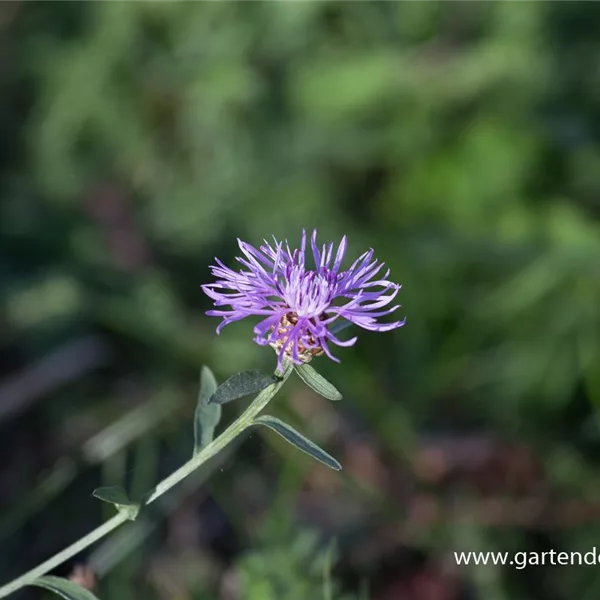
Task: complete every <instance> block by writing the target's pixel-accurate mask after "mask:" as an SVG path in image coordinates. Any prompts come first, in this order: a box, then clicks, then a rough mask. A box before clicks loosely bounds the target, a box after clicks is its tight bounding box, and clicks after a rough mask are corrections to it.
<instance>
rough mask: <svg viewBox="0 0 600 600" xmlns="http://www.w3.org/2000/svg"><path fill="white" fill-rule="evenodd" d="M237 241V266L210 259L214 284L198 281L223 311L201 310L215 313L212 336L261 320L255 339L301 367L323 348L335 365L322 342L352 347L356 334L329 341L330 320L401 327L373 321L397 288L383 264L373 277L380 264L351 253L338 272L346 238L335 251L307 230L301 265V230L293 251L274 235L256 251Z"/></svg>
mask: <svg viewBox="0 0 600 600" xmlns="http://www.w3.org/2000/svg"><path fill="white" fill-rule="evenodd" d="M238 244H239V247H240V250H241V251H242V253H243V257H239V258H237V260H238V262H239V263H240V264H241V265H242V267H243V269H242V270H240V271H233V270H232V269H230V268H228V267H226V266H225V265H224V264H223V263H222V262H221V261H220V260H219V259H215V260H216V262H217V265H216V266H212V267H211V272H212V274H213V275H214V276H215V277H216V278H217V281H216V282H215V283H211V284H208V285H203V286H202V289H203V290H204V292H205V293H206V294H207V295H208V296H209V297H210V298H211V299H212V300H213V301H214V303H215V306H216V307H229V310H221V309H218V310H209V311H208V312H207V313H206V314H207V315H210V316H215V317H222V318H223V321H222V322H221V323H220V324H219V326H218V327H217V333H219V332H220V331H221V329H222V328H223V327H225V325H229V323H233V322H234V321H239V320H240V319H243V318H245V317H249V316H260V317H262V320H261V321H260V323H258V325H256V327H255V328H254V333H255V334H256V337H255V341H256V342H257V343H258V344H260V345H262V346H266V345H271V346H272V347H273V348H275V350H276V351H277V355H278V364H279V365H281V362H282V360H283V357H284V356H287V357H288V358H290V359H292V360H293V362H294V363H296V364H301V363H303V362H308V361H309V360H311V359H312V357H313V356H317V355H320V354H323V353H324V354H326V355H327V356H328V357H329V358H331V359H332V360H334V361H336V362H339V360H338V359H337V358H335V356H333V354H332V353H331V350H330V347H329V345H330V344H335V345H337V346H352V345H354V343H355V342H356V339H357V338H352V339H351V340H347V341H342V340H340V339H339V338H337V337H336V335H335V334H334V327H333V326H334V323H335V322H336V321H338V320H346V321H348V322H350V323H352V324H354V325H358V326H359V327H362V328H363V329H369V330H371V331H389V330H391V329H395V328H397V327H401V326H402V325H404V321H394V322H392V323H379V322H378V319H379V318H380V317H383V316H386V315H388V314H390V313H392V312H394V311H395V310H396V309H397V308H399V305H395V306H392V307H389V304H390V303H391V302H392V301H393V300H394V298H395V297H396V294H397V293H398V291H399V289H400V286H399V285H397V284H396V283H392V282H391V281H388V280H387V277H388V275H389V269H388V270H387V271H386V272H385V273H384V274H383V275H381V270H382V269H383V267H384V263H378V261H377V260H376V259H374V258H373V250H368V251H367V252H365V253H364V254H362V255H361V256H359V257H358V258H357V259H356V260H355V261H354V262H353V263H352V265H351V266H350V267H349V268H348V269H347V270H345V271H343V270H341V266H342V261H343V259H344V255H345V253H346V246H347V241H346V236H344V237H343V238H342V241H341V242H340V244H339V246H338V247H337V249H335V247H334V244H333V243H329V244H325V245H323V246H321V247H319V246H317V231H316V230H314V231H313V233H312V237H311V250H312V254H313V258H314V268H309V267H307V265H306V231H303V232H302V240H301V243H300V249H295V250H293V251H292V250H290V246H289V244H288V243H287V242H285V247H284V244H283V243H282V242H278V241H277V240H276V239H274V244H273V245H271V244H269V243H268V242H267V241H266V240H265V242H264V244H263V245H262V246H260V248H259V249H256V248H254V247H253V246H251V245H250V244H247V243H246V242H242V241H241V240H238ZM334 250H335V252H334ZM376 277H379V278H378V279H377V278H376ZM342 322H343V321H342Z"/></svg>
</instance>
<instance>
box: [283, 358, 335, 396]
mask: <svg viewBox="0 0 600 600" xmlns="http://www.w3.org/2000/svg"><path fill="white" fill-rule="evenodd" d="M294 368H295V369H296V373H298V375H299V376H300V379H302V381H304V383H306V385H307V386H308V387H310V388H312V389H313V390H314V391H315V392H317V394H320V395H321V396H323V397H324V398H327V399H328V400H341V399H342V395H341V394H340V393H339V392H338V390H337V389H336V388H335V387H334V386H333V385H332V384H331V383H329V381H327V379H325V377H323V376H322V375H319V373H317V372H316V371H315V370H314V369H313V368H312V367H311V366H310V365H307V364H304V365H295V366H294Z"/></svg>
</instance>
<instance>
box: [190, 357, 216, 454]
mask: <svg viewBox="0 0 600 600" xmlns="http://www.w3.org/2000/svg"><path fill="white" fill-rule="evenodd" d="M216 390H217V380H216V379H215V376H214V375H213V372H212V371H211V370H210V369H209V368H208V367H202V371H201V374H200V392H199V393H198V404H197V405H196V412H195V414H194V454H197V453H198V452H199V451H200V450H201V449H202V448H204V447H205V446H208V444H210V443H211V442H212V441H213V437H214V435H215V429H216V427H217V425H218V424H219V421H220V420H221V405H220V404H209V403H208V402H209V400H210V398H211V396H212V395H213V394H214V393H215V391H216Z"/></svg>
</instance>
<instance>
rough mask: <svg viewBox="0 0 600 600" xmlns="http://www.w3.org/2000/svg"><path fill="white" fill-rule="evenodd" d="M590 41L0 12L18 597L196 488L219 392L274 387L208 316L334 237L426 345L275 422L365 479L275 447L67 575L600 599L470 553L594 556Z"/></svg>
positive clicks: (396, 7)
mask: <svg viewBox="0 0 600 600" xmlns="http://www.w3.org/2000/svg"><path fill="white" fill-rule="evenodd" d="M599 30H600V5H599V4H598V3H593V2H575V1H573V2H547V3H546V2H478V3H476V2H460V3H456V2H425V1H423V2H348V3H341V2H293V3H292V2H271V3H263V2H237V3H236V2H187V3H183V2H3V3H0V140H1V141H0V181H1V192H0V193H1V197H0V580H1V581H2V582H4V581H8V580H9V579H11V578H13V577H16V576H17V575H18V574H20V573H21V572H22V571H24V570H26V569H28V568H30V567H31V566H33V565H35V564H37V563H38V562H41V561H42V560H44V559H45V558H47V557H48V556H50V555H51V554H52V553H54V552H56V551H58V550H59V549H61V548H62V547H63V546H65V545H67V544H69V543H71V542H72V541H74V540H76V539H77V538H78V537H80V536H82V535H84V534H85V533H87V532H88V531H89V530H91V529H92V528H94V527H96V526H97V525H98V524H99V523H100V522H101V521H102V519H104V518H107V517H108V516H109V515H111V514H112V512H113V509H112V507H110V506H108V505H104V504H103V503H101V502H99V501H98V500H96V499H95V498H93V497H92V496H91V492H92V490H93V489H94V488H95V487H98V486H100V485H124V486H126V487H127V488H128V489H130V490H132V491H133V492H134V493H143V492H144V491H145V490H147V489H150V488H151V487H152V486H153V485H154V484H155V483H156V482H157V481H159V480H160V479H161V478H163V477H165V476H166V475H168V474H169V473H170V472H172V471H173V470H174V469H176V468H177V467H178V466H179V465H180V464H182V463H183V462H185V461H186V460H187V459H188V458H189V456H190V453H191V448H192V444H193V433H192V416H193V411H194V405H195V401H196V395H197V388H198V373H199V371H200V368H201V366H202V365H203V364H205V365H208V366H209V367H210V368H211V369H213V371H214V372H215V373H216V375H217V377H218V378H219V379H220V380H221V381H222V380H224V379H226V378H227V377H229V376H230V375H232V374H233V373H236V372H238V371H241V370H245V369H251V368H252V369H264V370H267V371H270V370H272V368H273V365H274V356H273V353H272V352H271V350H270V349H269V348H260V347H258V346H256V345H255V344H254V343H253V342H252V340H251V338H252V326H253V323H251V322H241V323H238V324H235V325H231V326H230V327H228V328H226V329H225V330H224V331H223V333H222V334H221V335H220V336H217V335H216V334H215V331H214V330H215V327H216V325H217V320H216V319H214V318H212V319H211V318H209V317H206V316H205V314H204V313H205V311H206V310H207V309H208V308H209V306H210V305H209V300H208V298H207V297H206V296H205V295H204V294H203V293H202V292H201V290H200V287H199V286H200V285H201V284H202V283H207V282H209V281H210V275H209V270H208V265H209V264H211V263H212V261H213V257H214V256H219V257H220V258H221V259H222V260H223V261H224V262H225V263H226V264H229V265H233V264H234V256H235V255H236V252H237V248H236V238H237V237H240V238H242V239H244V240H246V241H248V242H249V243H251V244H254V245H257V244H259V243H260V241H261V240H262V239H263V238H265V237H266V238H270V237H271V235H275V236H277V237H278V238H286V237H287V238H288V239H290V242H291V243H294V244H296V243H297V241H298V240H299V237H300V232H301V229H302V228H303V227H305V228H307V229H309V230H310V229H312V228H313V227H317V228H318V230H319V234H320V239H321V240H322V241H325V240H329V239H331V240H339V239H340V238H341V236H342V235H343V234H344V233H346V234H347V235H348V237H349V256H352V255H354V256H357V255H358V254H360V253H362V252H363V251H364V250H365V249H367V248H369V247H373V248H375V251H376V254H377V256H378V257H379V258H381V259H382V260H384V261H386V263H387V264H388V265H389V267H390V268H391V269H392V276H391V277H392V278H393V279H394V280H395V281H399V282H400V283H402V284H403V289H402V291H401V294H400V296H399V298H400V302H401V303H402V305H403V308H402V309H401V311H402V312H403V314H404V315H406V316H407V324H406V326H405V327H404V328H402V329H400V330H397V331H394V332H392V333H386V334H376V333H369V332H361V333H360V337H359V341H358V343H357V345H356V346H355V347H353V348H351V349H344V350H341V352H340V353H339V356H340V358H341V359H342V364H341V365H335V364H333V363H331V362H330V361H327V360H326V359H324V358H321V359H318V360H317V361H315V366H316V367H317V368H318V369H319V371H320V372H322V373H323V374H324V375H325V376H326V377H327V378H328V379H329V380H330V381H332V382H333V383H334V384H335V385H336V386H337V387H338V388H339V389H340V391H341V392H342V393H343V394H344V400H343V402H342V403H336V404H333V403H330V402H327V401H326V400H324V399H322V398H320V397H318V396H316V395H315V394H314V393H313V392H311V391H310V390H308V388H306V387H305V386H303V385H302V384H301V382H300V381H299V380H298V379H297V378H294V379H292V380H291V381H290V383H288V384H287V385H286V387H285V388H284V390H283V392H282V393H281V394H280V395H279V396H278V397H277V399H276V401H274V403H273V408H272V409H270V412H273V414H276V415H279V416H281V417H283V418H285V419H286V420H288V421H290V422H292V423H293V424H294V425H295V426H297V427H298V428H299V429H300V430H301V431H303V432H304V433H305V434H306V435H308V436H309V437H310V438H311V439H313V440H315V441H316V442H317V443H319V444H320V445H321V446H322V447H324V448H325V449H327V451H328V452H330V453H331V454H333V455H334V456H336V458H338V459H339V460H340V462H341V463H342V464H343V466H344V470H343V471H341V472H340V473H335V472H333V471H329V470H327V469H326V468H325V467H323V466H321V465H319V464H318V463H315V462H314V461H312V460H310V459H309V458H308V457H307V456H305V455H304V454H301V453H299V452H297V451H296V450H294V449H293V448H292V447H291V446H288V445H286V444H285V442H284V441H282V440H281V439H280V438H277V437H276V436H275V435H274V434H273V433H272V432H269V431H267V430H265V431H258V430H257V431H255V432H253V433H252V435H251V436H250V437H248V438H246V439H244V440H243V442H242V443H241V444H240V445H238V446H236V447H235V448H231V449H230V450H228V451H226V452H224V453H223V455H222V456H220V457H219V458H218V459H217V460H216V461H215V462H214V463H210V464H209V465H208V467H207V468H205V469H202V470H201V471H199V472H198V474H197V475H195V476H193V477H191V478H190V479H189V480H188V481H186V482H185V483H184V484H183V485H181V486H179V487H178V488H176V489H175V490H173V491H172V492H171V493H170V494H169V495H167V496H166V497H165V501H164V502H160V503H156V505H153V507H152V510H150V508H149V509H148V511H147V512H146V513H145V514H144V515H142V517H140V519H139V520H138V521H136V522H135V523H134V524H128V525H127V526H126V527H123V528H121V529H119V530H118V531H117V532H115V533H114V534H113V535H112V536H111V537H109V538H106V539H105V540H103V541H102V542H100V543H99V544H97V545H96V546H94V547H93V548H91V549H90V550H89V551H86V552H84V553H83V554H82V555H81V556H79V557H78V558H77V560H76V561H74V562H70V563H69V564H66V565H64V567H63V568H62V569H60V570H58V571H57V574H59V575H64V576H69V575H73V576H74V577H75V578H76V579H77V580H79V581H80V582H82V583H84V584H85V585H89V586H90V587H94V589H95V593H96V594H97V595H98V597H99V598H100V599H101V600H130V599H132V598H135V599H138V598H140V599H144V600H146V599H150V600H151V599H157V600H159V599H165V600H166V599H168V600H187V599H190V600H192V599H194V600H195V599H198V600H215V599H219V600H221V599H222V600H238V599H239V600H282V599H286V600H287V599H289V600H313V599H316V598H327V596H326V595H325V593H326V592H325V589H326V587H327V585H330V586H331V587H332V589H333V591H332V598H335V599H336V600H341V599H342V598H343V599H345V600H367V599H373V600H395V599H398V600H508V599H510V600H519V599H521V600H573V599H578V600H595V599H596V598H598V597H600V565H596V566H580V567H579V566H554V567H552V566H538V567H529V568H527V569H523V570H518V569H514V568H509V567H505V568H500V567H492V566H488V567H483V566H474V565H472V566H470V567H465V566H462V567H459V566H457V565H456V562H455V560H454V555H453V552H455V551H462V550H464V551H471V550H472V551H479V550H481V551H496V550H499V551H508V552H518V551H526V552H529V551H538V552H541V551H547V550H550V549H554V550H556V551H557V552H558V551H566V552H570V551H580V552H582V553H584V552H587V551H589V550H591V549H592V548H594V547H595V546H596V547H598V548H600V535H599V534H600V527H599V525H598V523H599V518H600V480H599V478H598V475H599V467H598V464H599V463H598V459H599V457H600V429H599V426H598V412H597V410H596V409H597V406H598V403H599V402H600V343H599V338H598V336H599V325H600V302H599V299H600V293H599V292H600V223H599V222H598V219H599V217H600V149H599V146H598V141H599V136H600V37H599V36H598V31H599ZM246 402H247V400H242V401H240V402H239V403H234V404H231V405H227V406H226V407H225V411H224V414H225V417H224V423H227V422H228V421H230V420H231V419H232V418H233V417H234V416H235V415H236V414H237V412H238V411H239V410H241V408H242V407H243V406H245V405H246V404H245V403H246ZM331 540H335V541H336V547H335V548H334V549H332V547H331V545H330V542H331ZM92 573H93V574H95V575H92ZM94 580H95V581H94ZM39 593H40V592H39V591H36V590H32V591H30V590H26V591H24V592H23V593H22V597H23V598H27V597H30V598H37V597H39Z"/></svg>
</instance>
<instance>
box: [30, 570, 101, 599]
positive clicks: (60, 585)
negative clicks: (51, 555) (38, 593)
mask: <svg viewBox="0 0 600 600" xmlns="http://www.w3.org/2000/svg"><path fill="white" fill-rule="evenodd" d="M30 585H35V586H37V587H41V588H44V589H46V590H50V591H51V592H54V593H55V594H58V595H59V596H61V597H62V598H66V600H98V598H96V596H94V594H92V592H90V591H89V590H86V589H85V588H83V587H81V586H80V585H77V584H76V583H74V582H73V581H69V580H68V579H63V578H62V577H54V576H53V575H45V576H44V577H40V578H38V579H36V580H35V581H32V582H31V584H30Z"/></svg>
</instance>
